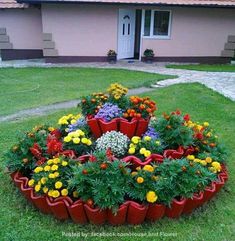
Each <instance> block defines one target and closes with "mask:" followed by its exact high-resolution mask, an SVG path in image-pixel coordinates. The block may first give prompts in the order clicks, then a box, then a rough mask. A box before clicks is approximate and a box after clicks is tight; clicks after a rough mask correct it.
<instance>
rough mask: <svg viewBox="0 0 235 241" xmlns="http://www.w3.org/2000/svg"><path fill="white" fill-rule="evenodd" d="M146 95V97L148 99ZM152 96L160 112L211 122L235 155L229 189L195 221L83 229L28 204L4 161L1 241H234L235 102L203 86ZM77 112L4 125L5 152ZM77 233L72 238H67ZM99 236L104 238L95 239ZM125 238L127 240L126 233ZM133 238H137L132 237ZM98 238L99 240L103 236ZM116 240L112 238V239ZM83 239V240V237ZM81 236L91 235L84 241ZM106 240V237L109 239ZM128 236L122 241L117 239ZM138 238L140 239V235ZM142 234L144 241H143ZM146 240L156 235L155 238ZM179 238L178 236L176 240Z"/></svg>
mask: <svg viewBox="0 0 235 241" xmlns="http://www.w3.org/2000/svg"><path fill="white" fill-rule="evenodd" d="M146 95H147V94H146ZM148 95H149V96H150V97H151V98H153V99H154V100H156V101H157V103H158V106H159V110H158V111H157V115H160V113H162V112H163V111H166V112H168V111H172V110H175V109H176V108H180V109H181V110H182V111H184V112H189V113H190V115H191V116H192V118H193V119H194V120H196V121H209V122H210V124H211V126H213V127H214V128H215V129H216V130H217V132H218V133H219V136H220V138H221V139H222V140H223V141H224V142H225V144H226V146H227V147H228V149H229V150H230V156H229V158H228V167H229V172H230V179H229V181H228V183H227V185H226V187H225V188H223V189H222V190H221V192H220V193H219V194H218V195H217V196H216V197H215V198H214V199H213V200H212V201H210V202H209V203H208V204H206V205H205V206H203V207H202V208H200V209H198V210H196V211H195V212H194V213H193V214H192V215H190V216H183V217H181V218H180V219H178V220H171V219H167V218H163V219H162V220H160V221H158V222H156V223H144V224H143V225H139V226H129V225H125V226H120V227H111V226H109V225H104V226H99V227H98V226H94V225H84V226H80V225H77V224H74V223H72V222H71V221H66V222H59V221H57V220H55V219H54V218H53V217H52V216H47V215H43V214H42V213H40V212H38V211H37V210H36V209H34V208H33V207H32V206H31V205H30V204H28V203H27V202H26V201H25V199H24V198H23V197H22V195H21V194H20V193H19V191H18V190H17V189H16V188H15V187H14V186H13V184H12V183H11V182H10V178H9V177H8V175H7V174H4V167H3V158H2V160H1V165H0V166H2V169H1V173H0V182H1V189H0V203H1V208H0V217H1V222H0V240H2V241H8V240H12V241H14V240H16V241H21V240H23V241H27V240H35V241H38V240H48V241H53V240H65V241H66V240H113V241H116V240H117V241H118V240H128V241H129V240H133V241H134V240H150V238H151V239H152V240H164V241H165V240H173V239H174V240H175V241H188V240H190V241H197V240H206V241H211V240H213V241H220V240H234V237H235V224H234V220H235V206H234V201H235V200H234V196H235V186H234V184H233V183H234V181H235V166H234V164H233V160H235V153H234V152H233V149H234V146H235V139H234V138H232V133H234V132H235V125H234V122H235V103H234V102H232V101H230V100H228V99H227V98H225V97H223V96H221V95H219V94H217V93H215V92H213V91H212V90H209V89H207V88H205V87H203V86H202V85H200V84H180V85H174V86H170V87H167V88H161V89H157V90H154V91H152V92H149V93H148ZM76 111H77V110H76V109H71V110H65V111H60V112H57V113H54V114H51V115H48V116H46V117H37V118H32V119H27V120H25V121H23V122H15V123H7V122H6V123H2V124H1V126H0V153H3V151H4V150H6V149H8V148H9V147H10V146H11V145H12V144H14V143H15V141H16V136H17V132H18V131H24V130H28V129H31V128H32V127H33V126H34V125H36V124H40V123H45V122H52V123H56V120H57V119H58V117H59V116H61V115H62V114H65V113H69V112H76ZM63 232H64V233H67V234H69V233H70V234H76V235H77V237H75V238H71V237H66V236H63ZM92 233H93V235H95V233H99V234H100V235H102V234H103V235H104V236H103V237H98V236H96V237H95V236H94V237H91V235H92ZM124 233H126V235H125V234H124ZM128 233H133V234H132V235H130V236H128ZM99 234H98V235H99ZM109 234H110V235H112V234H113V235H115V236H114V237H113V236H112V237H108V235H109ZM79 235H80V237H79ZM82 235H84V236H85V235H90V236H88V237H87V238H85V237H84V236H82ZM105 235H106V236H105ZM118 235H123V236H118ZM136 235H140V236H138V238H137V236H136ZM141 235H142V236H141ZM147 235H153V236H152V237H150V236H147ZM172 235H176V236H172Z"/></svg>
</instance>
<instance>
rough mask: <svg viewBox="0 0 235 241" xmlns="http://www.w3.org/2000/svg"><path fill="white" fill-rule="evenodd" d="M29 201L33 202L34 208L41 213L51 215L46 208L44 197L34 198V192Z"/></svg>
mask: <svg viewBox="0 0 235 241" xmlns="http://www.w3.org/2000/svg"><path fill="white" fill-rule="evenodd" d="M30 198H31V201H32V202H33V204H34V206H35V207H36V208H38V209H39V210H40V211H41V212H42V213H45V214H49V213H51V209H50V207H49V206H48V203H47V200H46V198H47V197H46V196H45V195H43V196H36V195H35V194H34V192H31V196H30Z"/></svg>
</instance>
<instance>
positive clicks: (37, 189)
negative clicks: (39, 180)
mask: <svg viewBox="0 0 235 241" xmlns="http://www.w3.org/2000/svg"><path fill="white" fill-rule="evenodd" d="M40 189H41V185H39V184H37V185H36V186H35V187H34V190H35V192H39V191H40Z"/></svg>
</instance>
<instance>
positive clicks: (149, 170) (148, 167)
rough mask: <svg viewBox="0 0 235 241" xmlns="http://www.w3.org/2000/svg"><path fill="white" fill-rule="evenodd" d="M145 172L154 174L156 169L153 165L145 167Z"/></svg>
mask: <svg viewBox="0 0 235 241" xmlns="http://www.w3.org/2000/svg"><path fill="white" fill-rule="evenodd" d="M143 170H145V171H148V172H153V171H154V168H153V166H151V165H145V166H144V167H143Z"/></svg>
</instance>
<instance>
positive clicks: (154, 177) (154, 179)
mask: <svg viewBox="0 0 235 241" xmlns="http://www.w3.org/2000/svg"><path fill="white" fill-rule="evenodd" d="M151 178H152V180H153V181H157V180H158V179H159V177H157V176H152V177H151Z"/></svg>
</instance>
